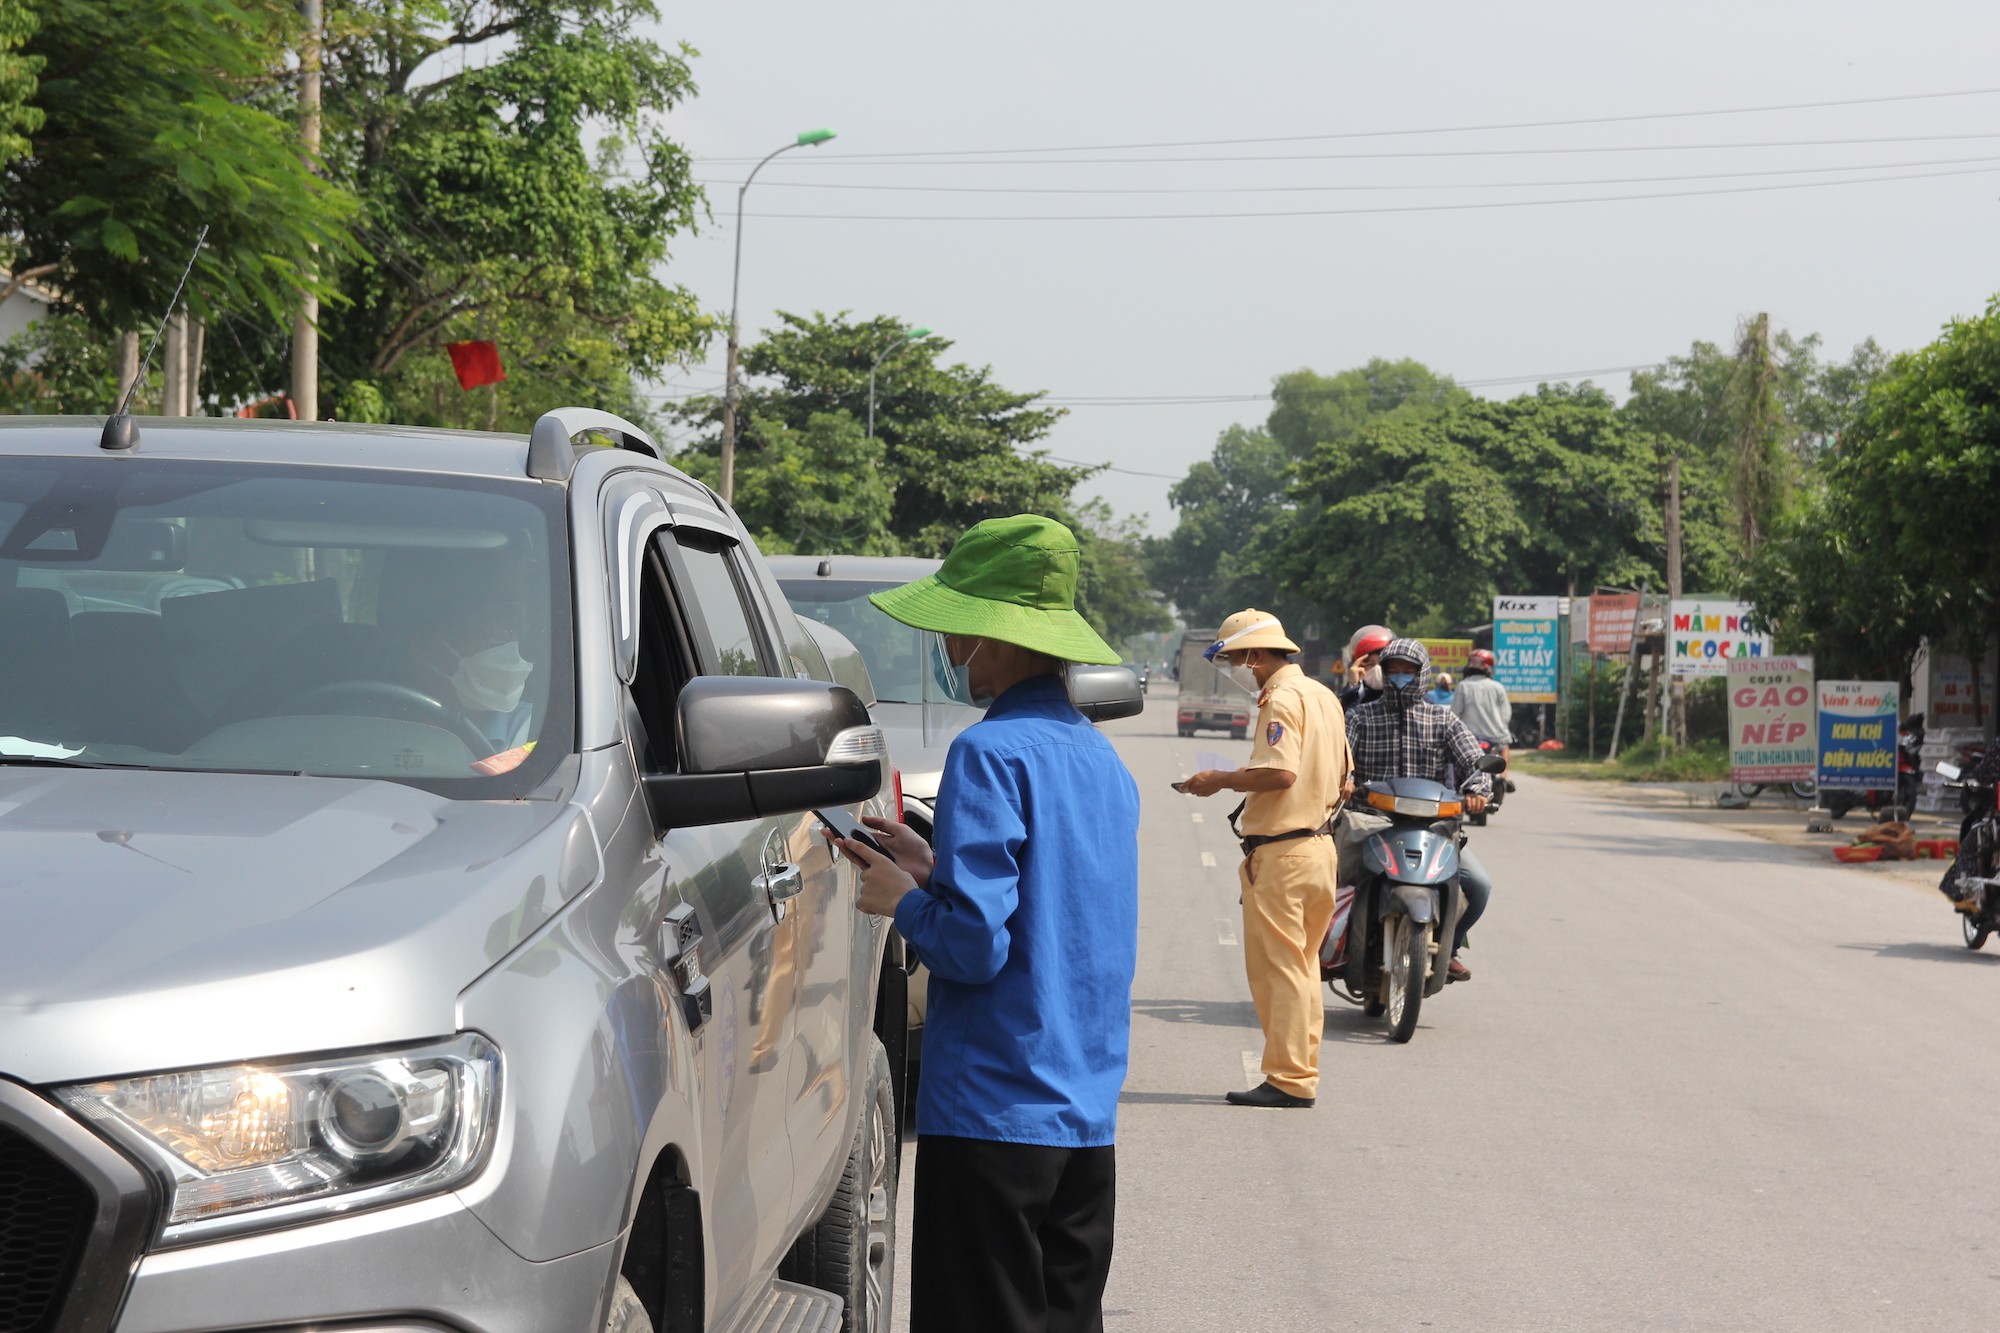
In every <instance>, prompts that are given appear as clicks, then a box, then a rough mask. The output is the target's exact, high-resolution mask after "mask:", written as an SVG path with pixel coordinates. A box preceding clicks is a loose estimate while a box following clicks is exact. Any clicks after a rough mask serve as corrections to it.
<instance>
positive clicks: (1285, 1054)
mask: <svg viewBox="0 0 2000 1333" xmlns="http://www.w3.org/2000/svg"><path fill="white" fill-rule="evenodd" d="M1246 767H1248V768H1253V769H1254V768H1276V769H1282V770H1284V771H1286V772H1288V773H1291V774H1294V775H1295V779H1296V780H1295V781H1294V782H1293V783H1292V785H1291V786H1289V787H1287V788H1285V789H1284V790H1283V791H1268V792H1250V793H1248V794H1247V795H1246V796H1245V797H1244V801H1243V814H1242V819H1241V822H1240V824H1239V826H1238V827H1239V829H1240V831H1241V833H1242V836H1243V840H1244V843H1245V846H1246V849H1247V850H1246V855H1245V856H1244V859H1243V864H1242V866H1241V867H1240V868H1239V869H1238V871H1237V879H1238V881H1239V882H1240V883H1241V884H1242V887H1243V964H1244V968H1245V970H1246V971H1247V972H1248V973H1249V977H1250V997H1251V999H1253V1000H1254V1001H1256V1004H1257V1021H1258V1023H1259V1024H1260V1025H1261V1026H1262V1027H1263V1029H1264V1065H1263V1068H1264V1077H1265V1079H1266V1080H1267V1081H1268V1082H1270V1083H1271V1084H1272V1086H1274V1087H1276V1088H1278V1089H1279V1090H1280V1091H1283V1092H1288V1093H1290V1094H1291V1095H1292V1096H1294V1097H1313V1096H1317V1095H1318V1088H1319V1040H1320V1029H1321V1027H1322V1026H1323V1025H1324V1023H1325V1022H1326V1008H1325V996H1324V995H1323V994H1322V993H1321V991H1320V985H1321V982H1320V975H1319V946H1320V942H1321V941H1322V940H1324V939H1325V938H1326V931H1327V927H1328V925H1330V924H1331V923H1332V921H1333V897H1334V883H1335V860H1334V849H1333V839H1332V838H1331V837H1330V836H1328V835H1327V832H1326V828H1327V822H1328V820H1329V819H1330V818H1331V817H1332V815H1333V811H1334V806H1335V805H1336V804H1337V803H1338V802H1339V800H1340V788H1341V783H1342V780H1343V779H1344V778H1345V777H1346V776H1347V770H1348V752H1347V719H1346V717H1345V715H1344V714H1343V713H1342V712H1341V708H1340V700H1339V699H1338V697H1336V696H1335V695H1334V693H1333V691H1332V690H1329V689H1327V688H1326V687H1325V686H1323V685H1320V684H1318V683H1317V682H1315V681H1312V680H1310V679H1308V678H1307V677H1306V674H1305V673H1304V672H1303V671H1301V670H1299V668H1298V666H1297V665H1295V664H1292V663H1287V664H1286V665H1284V666H1282V667H1279V668H1278V670H1277V671H1276V672H1275V673H1273V674H1272V676H1271V678H1270V679H1269V680H1268V681H1266V682H1265V685H1264V690H1263V693H1261V694H1259V695H1258V696H1257V726H1256V745H1255V747H1254V748H1253V749H1252V750H1251V752H1250V762H1249V764H1247V765H1246ZM1300 833H1303V834H1304V836H1295V837H1283V836H1282V835H1284V834H1300Z"/></svg>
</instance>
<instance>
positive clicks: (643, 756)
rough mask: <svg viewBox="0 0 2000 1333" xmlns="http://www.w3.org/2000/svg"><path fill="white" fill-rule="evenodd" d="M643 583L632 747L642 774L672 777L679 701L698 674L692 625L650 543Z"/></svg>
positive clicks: (676, 757)
mask: <svg viewBox="0 0 2000 1333" xmlns="http://www.w3.org/2000/svg"><path fill="white" fill-rule="evenodd" d="M644 560H645V569H644V570H643V572H642V575H641V578H640V581H639V656H638V658H637V660H636V662H635V664H634V665H635V670H634V671H633V674H632V704H633V707H634V709H635V710H636V711H637V714H638V722H639V726H638V727H637V728H636V729H634V734H633V736H632V744H633V749H634V752H635V756H636V758H637V759H638V762H639V767H640V771H641V772H646V773H672V772H676V771H678V769H679V768H680V747H679V745H678V744H677V743H676V733H675V729H674V701H675V700H676V699H678V698H679V697H680V692H681V687H682V686H683V685H686V684H687V683H688V680H689V679H690V678H691V677H692V676H693V675H694V674H695V671H694V665H693V664H694V661H695V652H694V645H693V639H692V636H691V635H690V634H689V632H688V625H687V621H686V620H685V618H684V617H683V616H682V615H681V609H680V606H679V604H678V603H677V601H676V600H675V598H674V595H673V591H672V582H671V580H670V579H669V578H668V576H667V565H666V561H665V560H664V559H663V558H662V556H661V553H660V551H659V550H658V549H657V547H655V546H653V545H652V544H650V543H649V544H648V545H647V546H646V548H645V554H644Z"/></svg>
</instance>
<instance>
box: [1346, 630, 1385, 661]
mask: <svg viewBox="0 0 2000 1333" xmlns="http://www.w3.org/2000/svg"><path fill="white" fill-rule="evenodd" d="M1395 638H1396V636H1395V634H1393V633H1392V632H1391V631H1390V630H1389V627H1388V626H1387V625H1363V626H1362V627H1361V628H1360V629H1358V630H1356V631H1354V637H1353V638H1351V639H1349V640H1348V641H1347V660H1348V661H1350V662H1352V661H1353V660H1354V659H1356V658H1357V657H1366V656H1368V654H1370V653H1379V652H1381V651H1382V650H1383V649H1384V648H1387V647H1388V646H1389V645H1390V643H1392V642H1393V641H1394V640H1395Z"/></svg>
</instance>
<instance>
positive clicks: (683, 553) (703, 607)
mask: <svg viewBox="0 0 2000 1333" xmlns="http://www.w3.org/2000/svg"><path fill="white" fill-rule="evenodd" d="M662 540H670V541H671V542H672V545H673V548H674V550H675V553H676V554H677V556H678V563H679V565H680V567H681V572H682V573H683V574H684V576H685V577H684V578H683V580H682V585H683V586H682V592H683V593H684V594H685V597H686V601H687V606H688V611H689V615H690V619H692V620H693V621H694V622H695V623H696V625H697V626H698V627H699V628H700V629H703V630H706V631H707V635H706V637H707V639H708V642H707V644H706V645H704V647H705V649H706V652H705V653H704V655H703V658H702V669H703V670H704V671H705V672H706V673H708V674H710V675H722V676H768V675H770V674H772V671H771V661H770V657H769V655H768V653H767V652H766V650H765V646H764V636H763V635H762V634H761V633H759V632H758V629H757V618H756V616H755V615H754V614H753V613H752V612H751V610H750V599H749V597H748V596H747V595H746V589H745V587H744V582H743V579H742V577H741V575H740V571H738V570H737V569H736V568H735V565H736V553H735V550H734V547H733V545H724V544H721V543H712V542H710V541H707V540H704V539H703V537H702V536H696V535H693V534H691V533H687V532H680V533H676V534H675V536H674V537H673V538H671V539H669V538H662Z"/></svg>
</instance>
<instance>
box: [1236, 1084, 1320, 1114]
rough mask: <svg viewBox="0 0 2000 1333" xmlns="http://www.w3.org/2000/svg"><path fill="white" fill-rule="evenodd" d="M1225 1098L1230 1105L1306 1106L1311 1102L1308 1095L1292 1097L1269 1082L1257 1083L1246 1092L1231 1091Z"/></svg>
mask: <svg viewBox="0 0 2000 1333" xmlns="http://www.w3.org/2000/svg"><path fill="white" fill-rule="evenodd" d="M1227 1100H1228V1102H1229V1104H1230V1105H1231V1106H1277V1107H1288V1108H1289V1107H1294V1106H1297V1107H1307V1106H1311V1105H1312V1104H1313V1099H1312V1098H1310V1097H1294V1096H1292V1094H1291V1093H1289V1092H1286V1091H1285V1090H1284V1089H1283V1088H1275V1087H1272V1086H1271V1085H1270V1084H1269V1083H1259V1084H1258V1085H1257V1086H1256V1087H1254V1088H1252V1089H1250V1090H1249V1091H1248V1092H1232V1093H1229V1094H1228V1097H1227Z"/></svg>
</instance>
